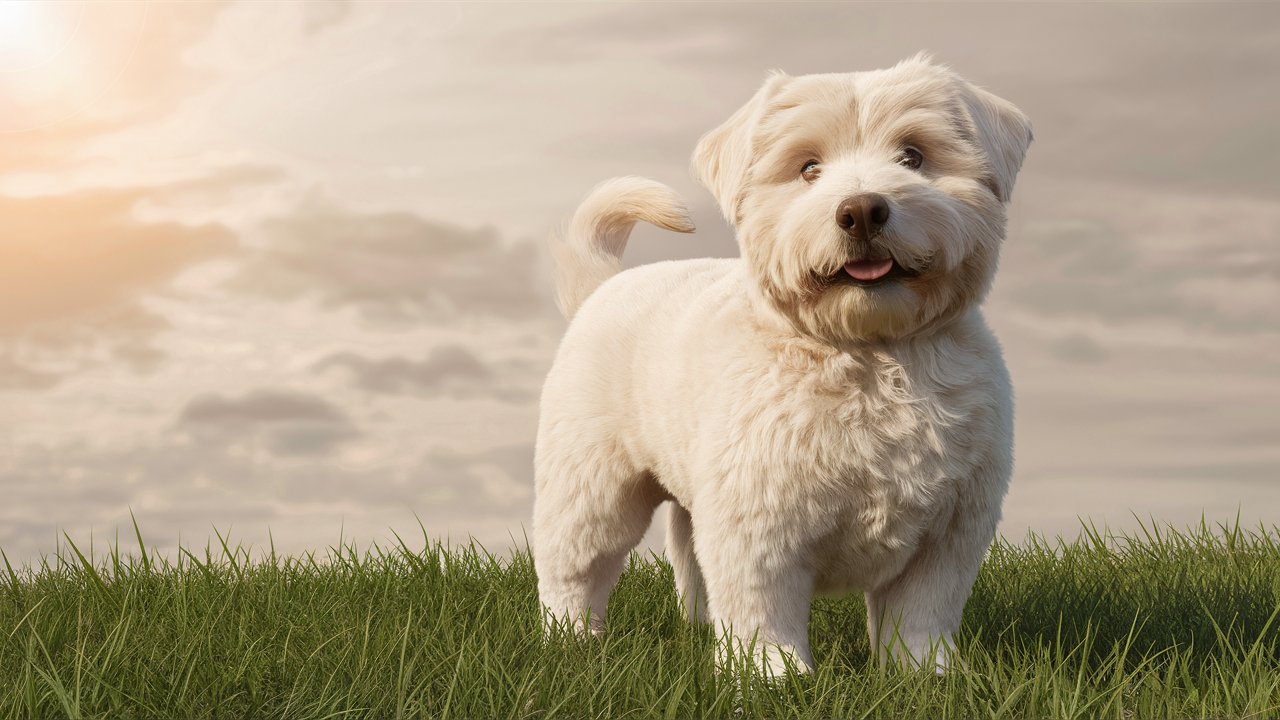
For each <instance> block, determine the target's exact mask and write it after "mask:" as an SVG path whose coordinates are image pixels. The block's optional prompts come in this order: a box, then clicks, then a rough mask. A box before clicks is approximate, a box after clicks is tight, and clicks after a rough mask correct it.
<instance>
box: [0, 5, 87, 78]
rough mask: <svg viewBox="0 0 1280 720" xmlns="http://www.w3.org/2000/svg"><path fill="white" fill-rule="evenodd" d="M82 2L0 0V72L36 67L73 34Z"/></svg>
mask: <svg viewBox="0 0 1280 720" xmlns="http://www.w3.org/2000/svg"><path fill="white" fill-rule="evenodd" d="M83 11H84V4H83V3H79V2H65V3H64V2H40V1H39V0H0V73H5V74H9V73H21V72H27V71H33V70H37V69H38V68H40V67H41V66H43V65H47V64H48V63H50V62H53V61H54V59H55V58H57V56H58V55H59V53H61V52H62V51H63V50H64V49H65V48H66V46H67V44H68V43H69V42H70V40H71V38H72V37H74V36H75V34H76V31H77V30H78V29H79V27H78V26H79V20H80V19H81V16H82V14H83Z"/></svg>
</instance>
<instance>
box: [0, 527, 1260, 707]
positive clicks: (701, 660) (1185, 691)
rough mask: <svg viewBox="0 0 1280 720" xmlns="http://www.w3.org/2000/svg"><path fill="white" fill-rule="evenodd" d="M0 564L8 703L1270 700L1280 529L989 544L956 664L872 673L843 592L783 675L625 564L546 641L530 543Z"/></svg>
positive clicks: (823, 611)
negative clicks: (595, 627)
mask: <svg viewBox="0 0 1280 720" xmlns="http://www.w3.org/2000/svg"><path fill="white" fill-rule="evenodd" d="M139 545H141V542H139ZM5 565H6V567H5V569H4V573H5V575H6V576H7V579H5V580H3V581H0V717H5V718H20V717H111V718H121V717H182V718H202V717H218V718H235V717H254V718H262V717H272V718H276V717H279V718H284V717H299V718H324V717H330V718H337V717H376V718H392V717H469V718H490V717H495V718H496V717H566V718H580V717H582V718H585V717H609V718H621V717H636V718H640V717H668V718H671V717H678V718H702V717H730V718H736V717H743V716H745V717H778V718H782V717H815V718H816V717H839V718H857V717H889V718H907V717H919V718H943V717H1010V718H1027V717H1061V718H1095V717H1114V718H1134V717H1138V718H1175V717H1193V718H1198V717H1215V718H1216V717H1277V716H1280V632H1278V631H1280V619H1277V617H1276V616H1277V609H1278V608H1280V538H1278V537H1277V535H1276V533H1275V532H1274V531H1258V532H1244V531H1241V530H1239V529H1230V528H1228V529H1222V528H1219V529H1217V530H1216V531H1210V529H1208V528H1205V527H1201V528H1198V529H1193V530H1190V531H1186V532H1184V533H1175V532H1172V531H1162V532H1158V533H1157V532H1154V531H1148V532H1146V533H1144V534H1143V535H1142V536H1141V537H1138V538H1129V537H1112V536H1103V535H1099V534H1098V533H1094V532H1087V533H1086V535H1085V536H1084V537H1083V539H1082V540H1080V541H1077V542H1075V543H1073V544H1069V545H1062V544H1058V545H1054V546H1050V545H1049V544H1046V543H1045V542H1043V541H1036V540H1032V541H1030V542H1028V543H1024V544H1018V545H1014V544H1010V543H1007V542H1004V541H1001V542H999V543H997V545H996V546H995V547H994V548H993V549H992V552H991V555H990V557H989V558H988V560H987V562H986V564H985V565H984V566H983V569H982V574H981V576H980V577H979V578H978V582H977V585H976V587H975V589H974V594H973V598H972V599H971V600H970V602H969V605H968V606H967V608H966V609H965V616H964V624H963V628H962V630H961V633H960V637H959V638H958V644H959V650H958V651H959V653H960V654H961V655H962V657H963V658H964V663H965V665H966V667H965V668H964V669H961V670H954V671H952V672H951V673H950V674H948V675H946V676H945V677H943V678H941V679H939V678H935V677H933V676H932V675H931V674H925V673H916V672H909V671H903V670H898V669H893V668H890V669H882V668H880V667H878V666H877V665H876V664H875V662H874V661H872V660H871V659H870V652H869V651H870V648H869V647H868V643H867V639H866V635H865V632H864V617H865V610H864V608H863V604H862V600H861V598H860V597H859V596H849V597H846V598H842V599H821V600H819V601H818V602H817V603H816V605H815V607H814V610H813V618H812V622H811V624H810V628H811V636H812V639H813V646H814V657H815V661H816V664H817V667H816V669H815V672H814V673H813V674H812V675H808V676H796V677H789V678H787V679H785V680H783V681H779V682H775V683H772V684H768V683H762V682H759V681H757V680H755V679H753V678H750V677H746V676H735V675H731V674H717V673H716V671H715V661H714V658H715V638H714V636H713V633H712V631H711V630H710V629H708V628H705V627H693V626H690V625H688V624H687V623H686V622H685V621H684V620H683V618H682V615H681V612H680V610H679V608H678V606H677V604H676V600H675V595H674V591H673V590H672V580H671V569H670V567H669V566H668V565H666V564H665V563H662V562H659V561H655V560H653V559H652V558H650V559H643V558H639V557H636V556H633V558H632V562H631V564H630V567H629V568H628V570H627V571H626V573H625V574H624V576H623V578H622V581H621V583H620V584H619V587H618V589H617V591H616V592H615V594H614V598H613V601H612V604H611V605H610V611H609V612H610V631H609V633H608V634H607V636H606V637H605V638H603V639H592V640H573V639H568V638H565V639H560V640H556V641H552V642H549V643H544V642H543V641H542V640H541V634H540V632H539V625H538V606H537V597H536V592H535V578H534V573H533V567H532V563H531V561H530V559H529V557H528V555H527V554H516V555H514V556H513V557H508V556H501V557H498V556H494V555H491V554H488V553H485V552H484V551H482V550H479V549H477V548H474V547H464V548H461V549H456V550H449V549H445V548H441V547H439V546H438V545H436V546H431V547H429V548H428V549H427V550H425V551H413V550H410V549H408V547H406V546H405V545H404V544H403V543H402V544H401V545H400V546H398V547H394V548H391V549H379V548H376V547H375V548H370V549H366V550H363V551H358V550H357V549H356V548H354V547H351V546H349V545H348V546H341V547H338V548H331V549H330V550H328V551H327V552H326V553H324V554H323V555H308V556H306V557H300V558H288V557H277V556H275V554H274V553H273V552H266V553H262V552H252V551H249V550H246V549H243V548H236V547H232V546H228V545H227V544H226V543H225V542H222V541H221V538H219V542H218V543H217V544H214V545H213V546H212V547H209V548H205V549H203V550H200V551H196V552H190V551H182V552H181V553H180V554H179V555H178V556H177V557H176V558H173V559H161V558H158V557H156V556H155V555H154V554H152V555H147V554H135V555H126V554H125V551H124V550H121V549H120V548H119V547H116V548H114V549H113V550H112V551H111V552H110V554H109V555H108V556H106V557H98V558H88V557H85V556H83V555H82V554H80V552H79V551H78V550H76V549H75V548H74V547H73V546H70V545H68V546H67V549H66V551H65V552H63V553H60V554H59V555H58V556H56V557H53V558H48V559H46V560H44V561H43V562H40V563H37V564H35V565H33V566H31V567H27V568H13V567H9V566H8V561H7V560H6V561H5Z"/></svg>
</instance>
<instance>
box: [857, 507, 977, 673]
mask: <svg viewBox="0 0 1280 720" xmlns="http://www.w3.org/2000/svg"><path fill="white" fill-rule="evenodd" d="M998 521H999V505H998V503H996V504H995V505H994V506H993V507H991V506H989V507H986V508H978V507H974V505H973V504H969V503H960V504H958V505H957V507H956V508H955V510H954V511H953V512H952V513H951V515H950V518H949V519H945V518H944V519H943V520H942V521H941V522H940V527H938V528H936V529H935V532H933V533H930V534H929V535H927V536H926V538H925V540H924V541H923V542H922V543H921V545H920V547H919V548H918V549H917V551H916V554H915V555H914V556H913V557H912V559H911V560H910V562H908V563H907V566H906V568H904V569H903V571H902V572H901V573H900V574H899V575H898V576H897V577H896V578H894V579H893V580H891V581H890V582H888V583H887V584H885V585H883V586H881V587H879V588H876V589H875V590H871V591H869V592H867V594H866V598H867V631H868V634H869V635H870V636H871V644H872V647H874V648H876V653H877V657H878V658H879V660H880V661H881V662H884V661H885V659H886V657H887V656H892V657H893V658H895V659H896V660H897V661H898V662H900V663H901V664H903V665H904V666H910V667H914V668H922V669H925V668H929V667H930V666H932V667H933V668H934V669H935V670H936V672H937V673H938V674H939V675H941V674H942V673H943V671H944V670H946V668H947V666H948V665H949V664H950V662H951V658H950V653H951V649H952V647H953V646H952V636H953V635H954V634H955V632H956V631H957V630H958V629H959V627H960V616H961V614H962V613H963V611H964V604H965V602H966V601H967V600H968V599H969V593H970V591H971V590H972V589H973V582H974V580H975V579H976V578H977V576H978V568H979V566H981V564H982V558H983V556H984V555H985V554H986V551H987V548H988V547H989V546H990V545H991V540H992V538H993V537H994V535H995V529H996V524H997V522H998Z"/></svg>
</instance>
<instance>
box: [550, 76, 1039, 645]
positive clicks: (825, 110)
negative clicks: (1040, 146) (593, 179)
mask: <svg viewBox="0 0 1280 720" xmlns="http://www.w3.org/2000/svg"><path fill="white" fill-rule="evenodd" d="M1030 142H1031V128H1030V124H1029V123H1028V121H1027V119H1026V117H1025V116H1024V115H1023V114H1022V113H1021V112H1020V111H1018V110H1017V109H1016V108H1014V107H1013V106H1012V105H1010V104H1009V103H1008V102H1006V101H1004V100H1001V99H999V98H996V97H995V96H994V95H991V94H990V93H987V92H986V91H984V90H981V89H979V88H977V87H975V86H973V85H971V84H969V83H967V82H965V81H964V80H962V79H960V78H959V77H957V76H956V75H955V74H954V73H952V72H951V71H950V70H948V69H947V68H945V67H942V66H939V65H936V64H934V63H932V62H931V61H930V60H929V59H928V58H925V57H923V56H918V57H916V58H913V59H911V60H908V61H906V62H903V63H900V64H899V65H897V66H895V67H893V68H890V69H888V70H881V71H874V72H865V73H850V74H831V75H811V76H802V77H794V78H793V77H788V76H786V75H783V74H781V73H775V74H773V75H771V76H770V77H769V78H768V79H767V81H766V82H765V85H764V87H762V88H761V90H760V91H759V92H758V93H757V94H756V96H755V97H754V98H752V99H751V101H750V102H748V103H747V105H746V106H745V107H743V108H742V109H741V110H739V111H738V112H737V113H736V114H735V115H733V117H731V118H730V119H729V121H727V122H726V123H725V124H724V125H722V126H721V127H719V128H717V129H716V130H714V131H712V132H711V133H709V134H708V135H707V136H705V137H704V138H703V139H702V141H701V142H700V143H699V145H698V148H697V150H696V151H695V153H694V170H695V172H696V174H697V175H698V176H699V177H700V179H702V180H703V182H704V183H705V184H706V185H707V186H708V188H710V189H711V190H712V192H713V194H714V195H715V196H716V199H717V200H718V202H719V203H720V206H721V208H722V209H723V210H724V212H725V215H726V217H728V218H729V219H730V222H731V223H732V224H733V225H734V226H735V228H736V230H737V232H738V238H739V243H740V245H741V248H742V259H704V260H688V261H680V262H661V263H655V264H652V265H646V266H643V267H639V268H635V269H632V270H628V271H626V272H618V269H619V264H618V260H617V257H618V255H619V254H620V253H621V251H622V248H623V245H624V244H625V242H626V237H627V234H628V233H629V231H630V228H631V226H632V224H633V223H634V222H635V221H636V220H637V219H643V220H646V221H648V222H653V223H655V224H658V225H660V226H663V227H667V228H670V229H673V230H679V231H685V232H687V231H691V230H692V225H691V223H690V222H689V221H688V216H687V214H686V213H685V211H684V209H683V206H682V205H681V204H680V202H679V200H678V199H677V198H676V197H675V195H674V193H672V192H671V191H670V190H669V189H666V188H665V187H664V186H661V185H659V184H657V183H654V182H652V181H648V180H642V179H637V178H624V179H619V180H615V181H612V182H610V183H606V184H605V185H602V186H600V187H599V188H597V190H596V191H594V192H593V193H592V195H591V196H590V197H589V198H588V200H587V201H586V202H584V203H583V205H582V207H581V208H580V209H579V210H578V213H577V214H576V215H575V217H574V219H573V221H572V223H571V224H570V227H569V231H568V233H567V237H566V238H565V239H564V240H563V241H561V242H560V243H559V244H558V245H557V247H558V248H559V249H558V250H557V258H558V263H559V270H558V272H559V279H558V288H559V296H560V301H561V307H562V308H563V309H564V311H565V314H566V315H567V316H569V317H572V318H573V322H572V323H571V325H570V327H569V330H568V332H567V333H566V335H565V337H564V340H563V342H562V344H561V346H560V350H559V353H558V354H557V356H556V360H555V364H554V366H553V367H552V369H551V372H550V374H549V375H548V377H547V380H546V384H545V387H544V389H543V395H542V409H541V418H540V423H539V428H538V440H537V450H536V458H535V474H536V486H537V500H536V503H535V508H534V537H533V540H534V554H535V560H536V565H537V571H538V579H539V583H538V588H539V595H540V597H541V600H542V603H543V605H544V606H545V608H546V610H547V612H548V614H549V615H550V616H551V617H555V618H561V619H564V618H567V619H569V620H570V621H573V622H577V623H583V622H587V623H589V627H590V628H591V629H592V630H594V631H597V632H598V631H601V630H602V629H603V627H604V624H603V623H604V618H605V610H606V606H607V603H608V598H609V594H610V591H611V589H612V587H613V585H614V583H615V582H616V581H617V578H618V576H619V574H620V573H621V570H622V567H623V563H624V561H625V558H626V555H627V553H628V551H630V550H631V549H632V548H633V547H634V546H635V545H636V543H637V542H638V541H639V540H640V538H641V537H642V535H643V534H644V532H645V530H646V528H647V527H648V524H649V521H650V519H651V517H652V514H653V511H654V509H655V508H656V507H657V506H658V505H659V504H660V503H662V502H663V501H672V502H673V503H674V506H673V508H672V513H671V520H670V528H669V532H668V544H669V554H670V558H671V561H672V563H673V565H674V566H675V570H676V583H677V587H678V590H679V592H680V593H681V595H682V596H683V598H684V601H685V603H686V607H687V608H688V609H689V614H690V618H691V619H693V620H710V621H713V622H716V623H718V624H720V625H721V626H723V627H724V628H726V629H727V630H728V631H729V632H730V633H731V637H733V638H735V639H736V640H738V641H740V642H742V643H743V644H744V645H745V644H748V643H749V642H750V641H751V639H752V638H755V639H757V640H758V641H759V644H758V647H759V651H758V656H757V658H758V662H759V663H760V664H761V665H762V666H763V667H764V668H765V669H767V670H771V671H778V670H780V669H781V668H782V667H783V666H784V664H785V663H786V662H793V663H794V664H795V666H796V667H799V668H801V669H803V668H805V667H807V666H808V664H809V663H811V662H812V659H811V656H810V652H809V644H808V640H807V627H806V626H807V622H808V615H809V605H810V601H811V599H812V597H813V595H814V593H817V592H842V591H848V590H862V591H865V592H866V597H867V607H868V615H869V619H868V630H869V632H870V633H871V635H872V637H873V639H874V641H875V643H876V646H877V647H879V648H881V651H882V657H883V656H884V654H885V653H884V651H886V650H888V651H890V652H891V653H892V654H893V655H894V656H895V657H897V658H899V659H901V660H903V661H907V662H915V663H929V664H934V665H936V667H938V668H939V669H941V668H942V667H944V666H945V665H946V662H947V656H946V652H945V651H944V648H945V647H946V644H947V643H948V642H949V641H950V638H951V635H952V633H954V632H955V630H956V628H957V627H958V625H959V622H960V614H961V611H962V609H963V607H964V604H965V601H966V600H967V598H968V595H969V592H970V588H971V586H972V584H973V580H974V577H975V575H976V573H977V570H978V566H979V564H980V563H981V561H982V557H983V555H984V553H985V552H986V549H987V547H988V545H989V544H990V542H991V539H992V537H993V535H994V532H995V528H996V524H997V522H998V521H999V518H1000V507H1001V503H1002V501H1003V497H1004V494H1005V490H1006V488H1007V485H1008V481H1009V475H1010V472H1011V468H1012V444H1013V436H1012V391H1011V389H1010V384H1009V378H1008V375H1007V373H1006V371H1005V367H1004V364H1003V361H1002V359H1001V355H1000V349H999V346H998V345H997V343H996V340H995V339H994V337H993V336H992V334H991V332H990V331H989V330H988V328H987V326H986V324H985V322H984V320H983V318H982V316H981V314H980V312H979V309H978V304H979V303H980V302H981V300H982V298H983V296H984V294H985V293H986V291H987V288H988V287H989V285H990V282H991V278H992V276H993V274H994V272H995V268H996V262H997V256H998V251H999V246H1000V244H1001V242H1002V241H1003V236H1004V226H1005V212H1004V204H1005V203H1006V202H1007V201H1008V199H1009V197H1010V193H1011V191H1012V187H1013V182H1014V178H1015V176H1016V174H1017V171H1018V169H1019V167H1020V165H1021V163H1022V159H1023V157H1024V155H1025V153H1026V150H1027V147H1028V145H1029V144H1030ZM906 144H910V145H912V146H913V147H916V148H919V149H920V150H921V151H922V153H923V155H924V158H925V161H924V165H922V166H921V168H919V169H918V170H917V169H910V168H907V167H904V166H903V165H902V164H901V163H899V162H898V161H897V158H898V156H899V153H900V151H901V148H902V147H903V146H904V145H906ZM810 161H816V162H818V163H819V167H820V168H821V175H820V177H818V178H817V179H816V180H815V181H812V182H809V181H806V180H804V179H802V178H801V177H800V169H801V167H802V166H803V165H805V164H806V163H807V162H810ZM872 191H873V192H876V193H879V194H880V195H881V196H883V197H884V198H886V199H887V202H888V203H889V207H890V208H891V210H892V213H891V216H890V219H889V221H888V223H887V224H886V225H885V226H884V229H883V232H882V233H881V234H880V235H879V236H877V237H876V238H875V239H874V241H873V242H872V244H873V245H874V248H875V249H877V251H883V252H886V253H889V254H890V255H891V256H892V258H893V259H894V261H895V263H896V264H897V265H898V266H900V267H902V268H904V269H906V270H909V271H910V273H909V274H907V275H905V276H903V277H899V278H895V279H892V280H890V281H887V282H884V283H881V284H879V285H876V286H874V287H866V286H862V285H859V284H857V283H848V282H841V281H839V274H840V272H841V268H842V267H843V266H844V263H846V262H848V261H849V260H850V259H851V256H850V253H851V252H853V251H852V250H851V249H850V247H851V246H850V242H849V239H848V237H847V235H846V233H844V232H843V231H842V230H841V229H840V228H839V227H837V225H836V222H835V221H834V218H835V212H836V207H837V206H838V205H839V203H840V202H841V201H842V200H843V199H844V198H847V197H849V196H851V195H853V194H856V193H863V192H872ZM864 249H865V248H864ZM615 273H616V274H615ZM833 278H836V279H834V280H833ZM597 286H598V287H597ZM584 298H585V301H584ZM579 305H580V307H579ZM588 618H589V620H588Z"/></svg>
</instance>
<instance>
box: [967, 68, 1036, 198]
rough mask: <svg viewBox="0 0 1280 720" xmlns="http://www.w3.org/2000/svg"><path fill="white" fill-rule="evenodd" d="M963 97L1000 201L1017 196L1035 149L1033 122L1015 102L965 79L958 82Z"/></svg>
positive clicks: (993, 187) (991, 181) (991, 185)
mask: <svg viewBox="0 0 1280 720" xmlns="http://www.w3.org/2000/svg"><path fill="white" fill-rule="evenodd" d="M958 82H959V85H960V97H961V99H962V100H963V101H964V104H965V108H966V110H968V113H969V118H970V120H971V121H972V122H973V128H972V130H973V134H974V139H975V140H977V142H978V144H979V145H981V146H982V150H983V152H984V153H985V154H986V156H987V164H988V165H989V166H990V168H991V177H990V178H989V183H988V184H989V185H990V187H991V191H992V192H994V193H995V194H996V197H998V198H1000V202H1009V198H1010V197H1012V196H1013V181H1014V179H1015V178H1017V177H1018V170H1019V169H1020V168H1021V167H1022V161H1023V159H1024V158H1026V156H1027V148H1028V147H1030V146H1031V139H1032V134H1031V121H1030V120H1029V119H1027V116H1026V115H1025V114H1023V112H1022V111H1021V110H1019V109H1018V108H1017V107H1015V106H1014V104H1013V103H1011V102H1009V101H1008V100H1005V99H1004V98H1000V97H997V96H995V95H993V94H991V93H989V92H987V91H986V90H983V89H982V88H980V87H978V86H977V85H974V84H972V83H970V82H967V81H965V80H958Z"/></svg>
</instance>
